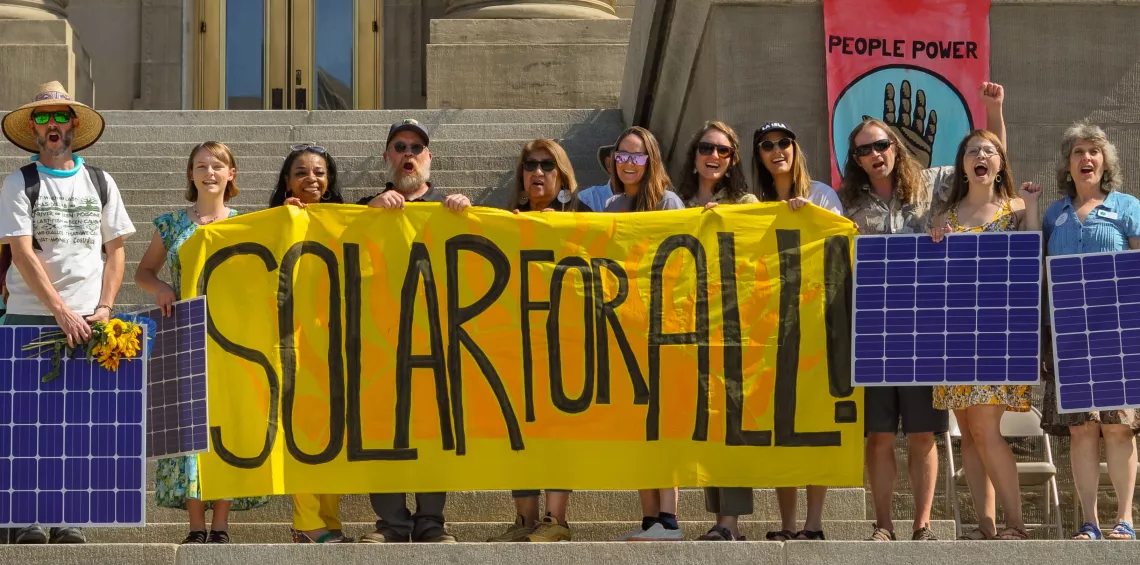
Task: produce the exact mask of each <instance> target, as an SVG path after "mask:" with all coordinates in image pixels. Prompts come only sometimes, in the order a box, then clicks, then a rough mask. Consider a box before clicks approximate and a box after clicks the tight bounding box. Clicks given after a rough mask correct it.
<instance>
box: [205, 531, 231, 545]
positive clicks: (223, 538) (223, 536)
mask: <svg viewBox="0 0 1140 565" xmlns="http://www.w3.org/2000/svg"><path fill="white" fill-rule="evenodd" d="M206 543H230V534H229V532H227V531H225V530H210V537H208V538H206Z"/></svg>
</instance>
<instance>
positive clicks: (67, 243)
mask: <svg viewBox="0 0 1140 565" xmlns="http://www.w3.org/2000/svg"><path fill="white" fill-rule="evenodd" d="M37 168H38V169H39V174H40V194H39V198H38V199H37V200H36V207H35V210H34V211H32V210H29V202H28V195H27V194H26V193H25V192H24V176H23V175H22V174H21V173H20V171H18V170H17V171H16V172H14V173H12V174H11V175H8V177H7V178H6V179H4V185H3V188H0V237H17V236H23V235H34V236H35V238H36V241H38V242H39V244H40V247H41V250H40V251H37V252H36V254H37V255H38V256H39V258H40V261H41V262H43V265H44V269H45V270H46V271H47V276H48V280H50V281H51V283H52V286H54V287H55V290H56V292H58V293H59V296H60V298H62V299H63V301H64V303H65V304H67V307H68V308H71V310H73V311H74V312H75V313H77V314H79V315H84V316H85V315H88V314H91V313H92V312H94V310H95V307H96V306H98V305H99V294H100V293H101V291H102V289H103V256H102V251H101V246H102V245H103V244H104V243H106V242H108V241H111V240H112V239H115V238H118V237H122V236H125V235H129V234H131V233H134V231H135V227H134V224H132V223H131V219H130V218H129V217H127V209H126V207H125V206H124V205H123V201H122V198H121V197H120V196H119V187H118V186H116V185H115V181H114V180H113V179H112V178H111V176H110V175H107V174H106V173H104V175H105V176H106V179H107V204H106V205H105V206H103V207H102V209H100V203H99V191H98V189H97V188H96V187H95V185H94V183H92V182H91V176H90V175H88V174H87V170H86V169H84V167H83V159H82V158H81V157H78V156H77V157H76V158H75V168H74V169H72V170H70V171H57V170H54V169H48V168H46V167H44V166H42V165H40V166H38V167H37ZM33 213H34V217H32V214H33ZM7 282H8V292H9V293H10V296H9V297H8V312H9V313H12V314H27V315H33V316H51V315H52V313H51V311H50V310H48V308H47V306H45V305H43V304H42V303H40V300H39V298H38V297H36V295H35V293H34V292H32V290H31V288H29V287H28V284H27V283H26V282H25V281H24V278H23V276H22V275H21V274H20V272H19V269H17V268H16V267H15V265H13V266H12V267H11V268H10V269H9V271H8V281H7Z"/></svg>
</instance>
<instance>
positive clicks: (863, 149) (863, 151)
mask: <svg viewBox="0 0 1140 565" xmlns="http://www.w3.org/2000/svg"><path fill="white" fill-rule="evenodd" d="M890 148H891V140H889V139H880V140H878V141H872V142H871V143H867V144H864V145H856V146H855V149H852V150H851V152H852V153H854V154H855V156H856V157H866V156H867V155H870V154H871V152H872V151H878V152H879V153H882V152H884V151H886V150H887V149H890Z"/></svg>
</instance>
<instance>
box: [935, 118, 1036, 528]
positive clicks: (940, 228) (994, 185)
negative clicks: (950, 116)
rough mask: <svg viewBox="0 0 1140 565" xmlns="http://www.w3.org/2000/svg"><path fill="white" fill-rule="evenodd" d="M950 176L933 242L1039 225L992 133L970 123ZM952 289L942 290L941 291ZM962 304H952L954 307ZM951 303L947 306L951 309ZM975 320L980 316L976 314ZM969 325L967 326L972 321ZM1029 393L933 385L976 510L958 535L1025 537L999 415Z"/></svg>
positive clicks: (1025, 403)
mask: <svg viewBox="0 0 1140 565" xmlns="http://www.w3.org/2000/svg"><path fill="white" fill-rule="evenodd" d="M951 178H952V179H953V181H952V184H951V185H950V191H949V194H948V195H947V198H946V201H945V202H944V203H941V204H939V205H938V206H937V209H936V212H937V214H938V215H937V216H936V217H935V218H934V219H933V220H932V221H931V224H930V225H931V226H932V227H931V229H930V236H931V238H933V239H934V242H935V243H938V242H941V241H942V240H943V239H944V236H945V235H946V234H947V233H950V232H970V233H980V232H1008V231H1018V230H1022V231H1025V230H1028V229H1029V228H1030V227H1039V226H1040V224H1037V225H1036V226H1033V225H1032V224H1034V223H1035V222H1036V214H1035V216H1034V220H1032V221H1030V220H1027V219H1026V210H1025V200H1024V199H1023V198H1019V197H1018V196H1019V195H1018V192H1017V190H1016V189H1015V188H1014V186H1015V185H1014V181H1013V174H1012V172H1011V171H1010V167H1009V158H1008V157H1007V155H1006V152H1005V147H1003V146H1002V142H1001V139H999V138H998V136H996V135H994V134H993V133H990V132H988V131H985V130H974V131H972V132H970V133H969V134H968V135H967V136H966V137H965V138H964V139H962V142H961V143H960V144H959V145H958V154H957V157H956V158H955V160H954V174H953V177H951ZM1039 191H1040V189H1039V188H1037V187H1034V186H1033V185H1032V184H1028V185H1026V186H1025V187H1023V188H1022V194H1021V196H1022V197H1024V198H1026V199H1033V200H1036V199H1037V198H1038V196H1039V195H1038V194H1037V193H1038V192H1039ZM1034 212H1036V210H1034ZM953 294H954V293H953V292H949V295H953ZM949 295H948V296H949ZM962 308H963V307H961V306H959V307H958V309H959V310H960V309H962ZM965 308H967V309H969V308H970V307H969V306H966V307H965ZM953 309H954V307H953V306H952V307H951V311H953ZM1011 315H1012V314H1011ZM1002 319H1003V320H1004V319H1005V318H1002ZM978 322H979V323H980V322H981V319H980V318H979V320H978ZM971 327H974V326H973V323H971ZM978 329H983V328H978ZM983 331H984V329H983ZM976 335H977V332H974V335H969V334H967V335H965V336H963V335H962V334H949V335H947V338H946V348H947V349H950V348H951V347H953V346H954V345H953V343H959V344H960V343H962V339H963V338H965V339H966V341H967V343H968V347H969V348H971V349H972V348H974V340H975V339H983V340H984V339H985V335H986V334H982V336H981V337H980V338H976V337H975V336H976ZM991 335H992V334H991ZM1003 337H1004V336H1003ZM952 340H953V342H952ZM1034 345H1036V344H1034ZM1010 347H1013V345H1011V346H1010ZM979 353H980V351H979ZM980 370H981V369H980V368H979V371H980ZM1029 395H1030V389H1029V386H1028V385H976V386H974V385H963V386H941V385H939V386H935V387H934V407H935V408H936V409H939V410H953V411H954V417H955V419H956V420H957V421H958V428H959V429H961V431H962V468H963V469H965V472H966V479H967V482H968V483H969V485H970V494H971V496H972V497H973V499H974V510H975V511H976V512H977V515H978V527H977V528H974V529H973V530H972V531H971V532H969V533H967V534H965V535H964V536H963V538H964V539H970V540H986V539H995V537H996V539H1001V540H1025V539H1029V534H1028V532H1027V531H1026V529H1025V519H1024V517H1023V515H1022V512H1021V488H1020V485H1019V477H1018V474H1017V462H1016V461H1015V460H1014V457H1013V451H1012V450H1011V449H1010V447H1009V444H1008V443H1007V442H1006V440H1005V438H1004V437H1003V436H1002V434H1001V419H1002V416H1003V415H1004V414H1005V413H1006V411H1010V412H1029V410H1030V406H1029ZM995 494H996V497H997V498H999V499H1000V500H1001V506H1002V510H1003V513H1004V514H1005V526H1006V527H1005V529H1004V530H1001V531H1000V532H998V531H997V525H996V522H997V519H996V515H997V510H996V508H995V506H994V498H995Z"/></svg>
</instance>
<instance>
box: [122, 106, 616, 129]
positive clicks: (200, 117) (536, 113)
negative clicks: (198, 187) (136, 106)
mask: <svg viewBox="0 0 1140 565" xmlns="http://www.w3.org/2000/svg"><path fill="white" fill-rule="evenodd" d="M101 113H102V115H103V118H104V119H105V120H106V121H107V125H108V126H110V127H113V126H119V125H152V126H178V125H231V126H232V125H245V126H260V125H266V124H281V125H306V124H309V125H320V124H347V125H352V124H375V125H383V126H385V127H388V126H390V125H391V124H392V123H394V122H397V121H400V120H404V119H407V118H411V119H414V120H418V121H419V122H420V123H421V124H424V125H425V126H426V127H428V128H430V127H432V126H434V125H436V124H488V123H495V124H510V123H537V122H546V123H558V122H561V123H590V124H604V125H607V126H609V125H616V126H617V127H619V128H620V127H621V123H622V114H621V110H618V109H579V110H351V111H313V112H306V111H303V110H268V111H266V110H253V111H247V110H226V111H212V110H191V111H182V110H152V111H138V110H104V111H102V112H101ZM428 131H431V130H430V129H429V130H428Z"/></svg>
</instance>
